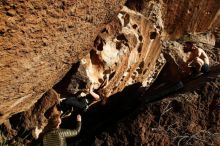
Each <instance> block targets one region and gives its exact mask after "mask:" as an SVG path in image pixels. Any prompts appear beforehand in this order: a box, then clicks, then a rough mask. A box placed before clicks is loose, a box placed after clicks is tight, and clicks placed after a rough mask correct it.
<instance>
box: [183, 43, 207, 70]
mask: <svg viewBox="0 0 220 146" xmlns="http://www.w3.org/2000/svg"><path fill="white" fill-rule="evenodd" d="M184 51H185V52H190V56H189V59H188V60H187V62H186V63H187V65H188V67H190V69H191V72H192V73H193V74H198V73H199V72H203V73H208V71H209V58H208V55H207V54H206V53H205V51H204V50H202V49H201V48H198V47H197V46H196V45H195V44H194V43H193V42H186V43H185V46H184Z"/></svg>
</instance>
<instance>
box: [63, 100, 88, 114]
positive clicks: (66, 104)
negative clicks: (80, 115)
mask: <svg viewBox="0 0 220 146" xmlns="http://www.w3.org/2000/svg"><path fill="white" fill-rule="evenodd" d="M88 104H89V103H88V99H86V98H85V97H82V98H77V97H75V96H71V97H67V98H64V99H63V100H61V102H60V110H61V111H62V112H63V115H65V116H70V115H71V112H72V111H73V110H74V111H77V112H86V111H87V109H88ZM65 116H62V117H65Z"/></svg>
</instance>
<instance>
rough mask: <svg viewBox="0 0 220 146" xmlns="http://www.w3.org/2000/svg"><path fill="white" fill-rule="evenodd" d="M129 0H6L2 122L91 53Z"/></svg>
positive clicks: (0, 69) (1, 32)
mask: <svg viewBox="0 0 220 146" xmlns="http://www.w3.org/2000/svg"><path fill="white" fill-rule="evenodd" d="M123 3H124V1H123V0H121V1H117V0H111V1H105V0H104V1H103V0H94V1H89V2H88V1H87V0H82V1H69V0H63V1H59V2H58V1H47V0H43V1H41V0H37V1H36V0H31V1H23V0H21V1H14V0H9V1H1V2H0V56H1V57H0V62H1V63H0V76H1V79H0V101H1V104H0V114H1V115H0V116H1V117H0V123H1V122H2V120H3V119H4V118H7V117H8V116H10V115H13V114H14V113H17V112H20V111H24V110H27V109H28V108H30V107H31V106H32V105H33V104H34V103H35V102H36V101H37V100H38V99H39V98H40V97H41V96H42V95H43V93H44V92H45V91H47V90H48V89H50V88H51V87H52V86H53V85H54V84H55V83H57V82H58V81H59V80H61V79H62V77H63V76H64V75H65V74H66V72H67V71H68V70H69V69H70V67H71V65H72V63H75V62H77V61H78V60H79V59H81V58H82V57H83V56H84V55H86V54H87V53H88V52H89V50H90V49H91V47H92V45H93V41H94V40H95V38H96V36H97V34H98V32H99V31H100V29H101V28H102V27H103V24H105V23H108V22H109V21H110V20H111V19H112V17H113V16H116V14H117V11H118V10H120V4H123Z"/></svg>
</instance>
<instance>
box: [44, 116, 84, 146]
mask: <svg viewBox="0 0 220 146" xmlns="http://www.w3.org/2000/svg"><path fill="white" fill-rule="evenodd" d="M76 121H77V125H76V129H73V130H72V129H59V126H60V124H61V118H60V115H59V114H56V115H53V116H51V117H50V118H49V121H48V125H49V126H50V128H49V129H50V131H49V132H47V133H46V134H45V135H44V137H43V146H66V145H67V143H66V138H69V137H75V136H77V135H78V134H79V132H80V130H81V115H79V114H78V115H77V118H76Z"/></svg>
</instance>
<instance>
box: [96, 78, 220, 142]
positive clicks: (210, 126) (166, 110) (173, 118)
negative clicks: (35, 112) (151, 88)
mask: <svg viewBox="0 0 220 146" xmlns="http://www.w3.org/2000/svg"><path fill="white" fill-rule="evenodd" d="M219 88H220V79H219V78H218V79H215V80H214V81H210V82H207V83H206V84H205V85H204V86H203V87H201V88H198V89H197V90H195V91H192V92H186V93H178V94H175V95H171V96H167V98H166V99H164V100H162V101H157V102H154V103H150V104H148V105H145V106H143V107H141V108H140V109H139V110H138V111H136V112H135V113H132V114H131V115H130V116H128V117H126V118H124V119H122V120H120V122H118V123H117V124H116V123H115V124H114V125H113V126H111V127H108V128H107V129H106V130H105V131H102V132H101V133H99V134H97V135H96V136H95V140H94V142H93V145H95V146H114V145H121V146H129V145H132V146H147V145H149V146H158V145H160V146H167V145H184V146H185V145H193V146H203V145H213V146H217V145H220V99H219V97H220V90H219Z"/></svg>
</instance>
